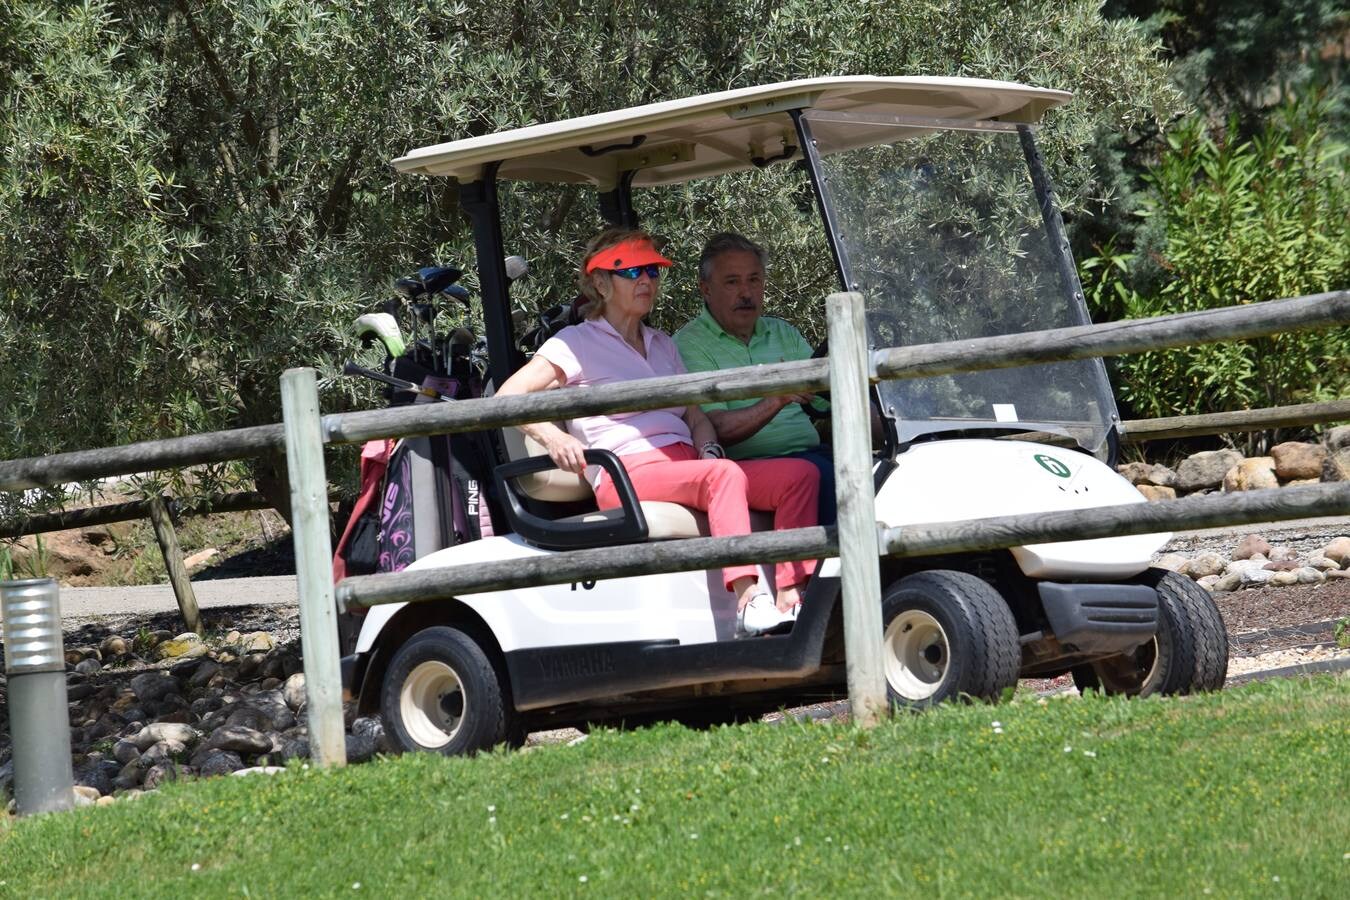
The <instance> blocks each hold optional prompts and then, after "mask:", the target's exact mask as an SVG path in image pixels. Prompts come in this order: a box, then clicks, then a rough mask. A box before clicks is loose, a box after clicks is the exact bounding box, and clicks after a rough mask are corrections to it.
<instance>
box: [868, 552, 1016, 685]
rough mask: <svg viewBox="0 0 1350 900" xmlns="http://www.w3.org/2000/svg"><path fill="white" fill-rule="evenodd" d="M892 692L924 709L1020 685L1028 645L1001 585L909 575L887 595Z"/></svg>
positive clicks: (946, 574) (937, 573) (944, 573)
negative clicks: (1019, 636)
mask: <svg viewBox="0 0 1350 900" xmlns="http://www.w3.org/2000/svg"><path fill="white" fill-rule="evenodd" d="M881 603H882V627H883V629H884V632H883V635H884V636H883V642H882V655H883V661H884V666H885V673H886V692H887V694H888V695H889V697H890V701H891V703H892V704H893V705H895V706H900V707H906V708H911V709H923V708H927V707H929V706H933V705H936V704H938V703H941V702H942V701H944V700H948V699H950V698H953V697H959V696H968V697H975V698H979V699H984V700H997V699H998V698H999V697H1001V696H1002V694H1003V692H1004V691H1005V690H1007V689H1008V688H1010V687H1012V686H1014V685H1016V684H1017V672H1018V668H1019V666H1020V664H1021V657H1022V654H1021V646H1020V644H1019V643H1018V639H1017V623H1016V622H1015V621H1014V620H1013V615H1012V611H1011V610H1009V609H1008V604H1007V603H1006V602H1004V600H1003V597H1002V596H1000V595H999V593H998V591H996V590H994V589H993V588H992V587H990V586H989V585H988V584H987V583H985V582H984V581H981V580H980V579H979V578H976V577H975V576H974V575H969V574H967V573H965V572H954V571H948V570H942V569H938V570H933V571H930V572H919V573H916V574H914V575H908V576H906V577H904V578H902V579H900V580H899V581H897V582H896V583H895V584H893V585H891V587H890V588H889V589H887V591H886V594H885V596H884V597H883V598H882V601H881Z"/></svg>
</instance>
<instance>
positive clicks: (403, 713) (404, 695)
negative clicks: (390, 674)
mask: <svg viewBox="0 0 1350 900" xmlns="http://www.w3.org/2000/svg"><path fill="white" fill-rule="evenodd" d="M398 706H399V716H400V717H401V718H402V719H403V727H404V728H406V729H407V731H408V736H409V737H411V738H412V739H413V740H414V741H416V742H417V743H418V744H420V745H421V746H423V747H426V748H428V749H434V748H437V747H443V746H445V745H446V744H448V743H450V741H451V740H452V739H453V738H454V736H455V734H456V733H457V732H458V731H459V727H460V725H461V723H463V721H464V716H465V715H466V714H467V713H468V711H469V702H468V698H467V697H466V696H465V694H464V685H463V684H462V683H461V682H460V680H459V675H457V674H456V673H455V670H454V669H452V668H450V667H449V666H448V665H446V664H445V663H443V662H440V661H439V660H428V661H427V662H424V663H418V664H417V666H416V667H415V668H414V669H413V670H412V671H411V672H409V673H408V677H407V678H406V679H404V681H403V687H402V689H401V690H400V691H399V695H398Z"/></svg>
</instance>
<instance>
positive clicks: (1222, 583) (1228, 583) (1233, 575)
mask: <svg viewBox="0 0 1350 900" xmlns="http://www.w3.org/2000/svg"><path fill="white" fill-rule="evenodd" d="M1240 587H1242V573H1241V572H1228V573H1226V574H1224V575H1222V576H1220V577H1219V580H1218V581H1216V582H1214V586H1213V587H1212V588H1211V589H1212V590H1213V591H1214V592H1215V593H1218V592H1221V591H1235V590H1237V589H1238V588H1240Z"/></svg>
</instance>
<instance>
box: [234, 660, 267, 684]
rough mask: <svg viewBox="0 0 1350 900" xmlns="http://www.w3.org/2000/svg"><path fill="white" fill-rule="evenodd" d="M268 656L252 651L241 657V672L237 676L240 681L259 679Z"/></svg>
mask: <svg viewBox="0 0 1350 900" xmlns="http://www.w3.org/2000/svg"><path fill="white" fill-rule="evenodd" d="M264 662H266V658H265V657H264V656H263V655H262V654H261V653H250V654H248V655H246V656H241V657H240V658H239V673H238V674H237V675H236V676H235V678H237V679H238V680H239V681H240V682H248V681H257V680H258V678H260V677H261V676H262V670H263V663H264Z"/></svg>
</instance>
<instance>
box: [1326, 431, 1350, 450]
mask: <svg viewBox="0 0 1350 900" xmlns="http://www.w3.org/2000/svg"><path fill="white" fill-rule="evenodd" d="M1322 443H1324V444H1326V446H1327V449H1328V450H1331V451H1332V452H1335V451H1337V450H1350V425H1337V426H1336V427H1335V428H1328V429H1327V432H1326V434H1324V435H1322Z"/></svg>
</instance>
